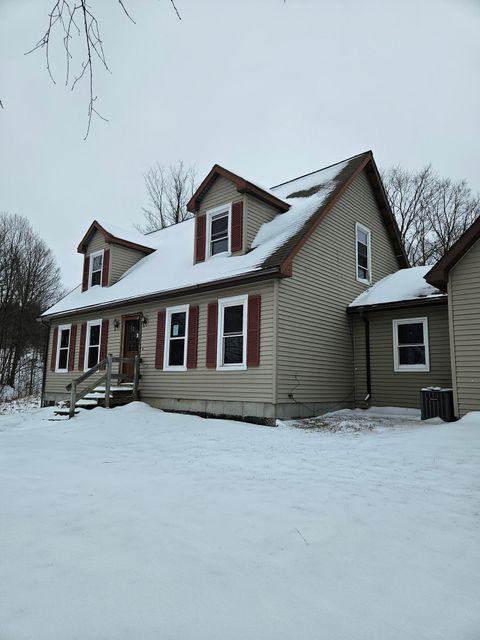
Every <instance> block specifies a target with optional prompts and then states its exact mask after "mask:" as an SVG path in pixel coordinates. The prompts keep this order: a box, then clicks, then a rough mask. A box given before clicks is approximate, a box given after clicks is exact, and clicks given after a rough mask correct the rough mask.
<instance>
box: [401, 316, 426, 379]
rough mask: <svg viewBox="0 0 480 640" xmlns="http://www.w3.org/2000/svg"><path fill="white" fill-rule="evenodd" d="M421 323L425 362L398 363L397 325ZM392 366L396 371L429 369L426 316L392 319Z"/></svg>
mask: <svg viewBox="0 0 480 640" xmlns="http://www.w3.org/2000/svg"><path fill="white" fill-rule="evenodd" d="M420 323H422V324H423V343H424V345H425V364H400V358H399V357H398V348H399V346H405V345H399V344H398V326H399V325H402V324H420ZM393 367H394V370H395V371H396V372H399V373H400V372H402V371H417V372H418V371H424V372H428V371H430V347H429V340H428V318H426V317H425V318H402V319H401V320H393Z"/></svg>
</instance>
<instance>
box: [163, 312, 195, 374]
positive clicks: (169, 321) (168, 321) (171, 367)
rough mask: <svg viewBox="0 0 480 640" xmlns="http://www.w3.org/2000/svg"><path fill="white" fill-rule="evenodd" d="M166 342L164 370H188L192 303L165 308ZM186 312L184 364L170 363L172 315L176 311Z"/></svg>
mask: <svg viewBox="0 0 480 640" xmlns="http://www.w3.org/2000/svg"><path fill="white" fill-rule="evenodd" d="M165 311H166V313H165V344H164V347H163V349H164V350H163V370H164V371H186V370H187V353H188V321H189V315H190V313H189V311H190V305H189V304H183V305H179V306H177V307H167V309H166V310H165ZM183 312H185V349H184V352H183V365H169V364H168V357H169V354H170V340H171V338H170V328H171V324H172V315H173V314H174V313H183Z"/></svg>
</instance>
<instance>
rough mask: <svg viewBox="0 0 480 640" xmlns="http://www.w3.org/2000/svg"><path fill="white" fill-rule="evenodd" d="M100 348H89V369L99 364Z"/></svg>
mask: <svg viewBox="0 0 480 640" xmlns="http://www.w3.org/2000/svg"><path fill="white" fill-rule="evenodd" d="M98 352H99V348H98V347H89V349H88V362H87V368H88V369H90V367H94V366H95V365H96V364H97V363H98Z"/></svg>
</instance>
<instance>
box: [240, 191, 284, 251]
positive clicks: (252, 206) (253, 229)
mask: <svg viewBox="0 0 480 640" xmlns="http://www.w3.org/2000/svg"><path fill="white" fill-rule="evenodd" d="M246 203H247V206H246V211H247V215H246V220H245V224H246V227H245V229H246V233H245V238H246V248H247V250H248V249H250V248H251V246H252V242H253V240H254V238H255V236H256V235H257V233H258V230H259V229H260V227H261V226H262V224H265V223H266V222H270V220H273V218H274V217H275V216H276V215H277V214H278V215H282V214H280V213H279V211H278V209H275V208H274V207H272V206H270V205H268V204H266V203H265V202H262V201H261V200H259V199H258V198H255V197H254V196H247V198H246Z"/></svg>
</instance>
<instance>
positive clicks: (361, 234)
mask: <svg viewBox="0 0 480 640" xmlns="http://www.w3.org/2000/svg"><path fill="white" fill-rule="evenodd" d="M355 229H356V254H357V280H358V281H359V282H363V283H365V284H370V283H371V282H372V273H371V272H372V257H371V233H370V230H369V229H367V227H364V226H363V225H361V224H359V223H357V225H356V228H355Z"/></svg>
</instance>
